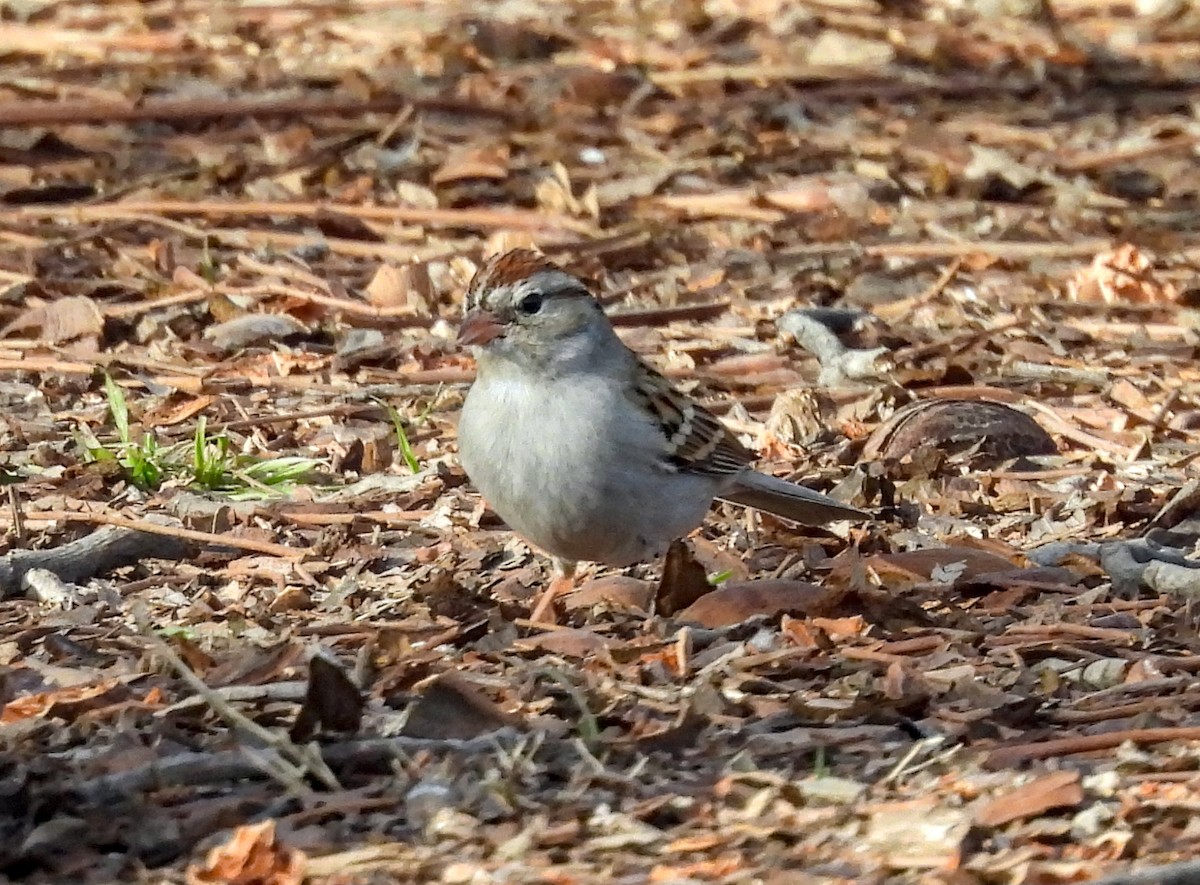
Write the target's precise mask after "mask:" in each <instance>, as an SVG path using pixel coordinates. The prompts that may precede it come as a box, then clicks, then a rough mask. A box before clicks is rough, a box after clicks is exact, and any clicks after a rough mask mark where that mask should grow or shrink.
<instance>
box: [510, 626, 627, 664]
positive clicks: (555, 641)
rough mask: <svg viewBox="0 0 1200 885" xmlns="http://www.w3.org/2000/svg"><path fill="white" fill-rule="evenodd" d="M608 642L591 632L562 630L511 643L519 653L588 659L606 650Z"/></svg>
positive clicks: (550, 631) (548, 631) (549, 631)
mask: <svg viewBox="0 0 1200 885" xmlns="http://www.w3.org/2000/svg"><path fill="white" fill-rule="evenodd" d="M610 642H611V640H608V639H606V638H605V637H603V636H601V635H600V634H598V633H595V632H594V631H592V630H582V629H572V628H563V629H561V630H547V631H546V632H545V633H539V634H537V635H536V636H528V637H525V638H523V639H518V640H517V641H516V642H514V643H513V648H515V649H518V650H519V651H541V652H546V653H547V654H552V655H561V656H563V657H567V658H589V657H592V656H593V655H597V654H600V653H601V652H603V651H604V650H605V649H607V648H608V646H609V644H610Z"/></svg>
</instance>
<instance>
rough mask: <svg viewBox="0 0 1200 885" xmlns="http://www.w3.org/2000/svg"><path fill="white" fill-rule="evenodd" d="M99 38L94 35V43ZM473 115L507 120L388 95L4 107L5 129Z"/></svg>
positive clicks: (498, 112) (474, 108) (490, 110)
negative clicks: (417, 113) (403, 113)
mask: <svg viewBox="0 0 1200 885" xmlns="http://www.w3.org/2000/svg"><path fill="white" fill-rule="evenodd" d="M92 36H93V35H90V34H89V38H88V39H92ZM409 106H413V107H418V108H421V109H423V110H430V111H445V112H447V113H453V114H473V115H476V116H482V117H492V118H495V119H498V120H507V119H509V117H510V115H509V113H508V112H507V111H505V110H503V109H501V108H500V107H498V106H496V107H484V106H483V105H478V104H472V103H470V102H464V101H450V100H446V99H420V98H418V99H414V98H412V97H411V96H407V95H384V96H380V97H378V98H372V99H368V100H366V101H363V100H362V99H357V98H352V97H350V96H341V95H333V96H325V95H317V96H314V95H301V96H295V97H292V98H233V97H229V98H146V99H142V100H140V101H138V102H136V103H135V102H130V103H129V104H124V103H116V102H112V103H109V102H97V101H10V102H4V103H0V126H55V125H62V124H66V123H134V122H141V121H147V120H184V121H188V122H191V121H195V120H214V119H220V118H222V117H266V116H272V117H311V116H316V115H320V114H365V113H375V112H383V113H392V112H395V111H398V110H400V109H401V108H404V107H409Z"/></svg>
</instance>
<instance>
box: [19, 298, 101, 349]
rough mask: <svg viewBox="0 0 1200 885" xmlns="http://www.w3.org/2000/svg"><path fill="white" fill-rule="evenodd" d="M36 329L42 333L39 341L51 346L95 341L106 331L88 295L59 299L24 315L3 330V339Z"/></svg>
mask: <svg viewBox="0 0 1200 885" xmlns="http://www.w3.org/2000/svg"><path fill="white" fill-rule="evenodd" d="M35 329H36V330H38V337H39V338H41V340H42V341H45V342H47V343H49V344H58V343H60V342H62V341H71V340H73V339H75V338H87V337H95V336H98V335H99V334H100V333H101V332H102V331H103V330H104V315H103V314H102V313H101V312H100V308H99V307H98V306H97V305H96V302H95V301H93V300H92V299H91V298H89V297H88V296H86V295H73V296H71V297H69V298H58V299H55V300H54V301H47V302H46V303H44V304H39V305H37V306H35V307H30V308H28V309H27V310H25V311H23V312H22V313H20V314H19V315H18V316H17V317H16V319H14V320H13V321H12V322H10V323H9V324H8V325H7V326H5V327H4V328H3V329H0V338H7V337H8V336H10V335H12V334H13V333H14V332H26V333H28V332H30V331H32V330H35Z"/></svg>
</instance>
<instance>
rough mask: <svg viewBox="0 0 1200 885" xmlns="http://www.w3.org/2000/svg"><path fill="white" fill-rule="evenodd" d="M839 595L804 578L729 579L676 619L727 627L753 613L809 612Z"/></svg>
mask: <svg viewBox="0 0 1200 885" xmlns="http://www.w3.org/2000/svg"><path fill="white" fill-rule="evenodd" d="M837 595H840V594H839V593H837V592H836V591H830V590H827V589H826V588H824V587H819V586H817V585H816V584H809V583H807V582H805V581H781V580H763V581H730V582H729V583H727V584H725V585H724V586H722V587H721V588H720V589H719V590H714V591H713V592H711V593H709V594H707V595H705V596H702V597H700V598H699V599H697V600H696V601H695V602H693V603H692V604H691V605H689V606H688V607H687V608H685V609H683V610H682V611H680V612H677V613H676V615H675V617H676V619H678V620H680V621H687V622H690V623H694V624H699V625H700V626H702V627H712V628H715V627H727V626H729V625H730V624H739V623H741V622H742V621H745V620H747V619H748V618H752V617H754V616H756V615H767V616H771V615H777V614H780V613H783V612H787V613H789V614H803V615H811V614H814V613H815V612H818V611H821V610H823V609H824V608H825V607H826V606H828V604H829V602H830V600H831V599H832V598H833V597H834V596H837Z"/></svg>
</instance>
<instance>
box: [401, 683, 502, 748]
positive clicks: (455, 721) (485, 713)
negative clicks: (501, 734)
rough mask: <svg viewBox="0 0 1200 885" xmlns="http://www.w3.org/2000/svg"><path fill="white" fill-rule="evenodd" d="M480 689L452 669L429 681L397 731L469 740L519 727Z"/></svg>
mask: <svg viewBox="0 0 1200 885" xmlns="http://www.w3.org/2000/svg"><path fill="white" fill-rule="evenodd" d="M519 725H520V721H519V720H518V719H517V717H515V716H513V715H511V714H509V713H506V712H505V711H504V710H502V709H501V708H500V706H499V705H498V704H496V703H495V702H494V701H492V699H491V698H489V697H488V696H487V695H486V694H484V692H483V689H482V688H480V687H479V686H478V685H476V684H475V683H474V682H471V681H470V680H469V679H466V678H465V677H463V676H461V675H460V674H458V673H455V672H454V671H448V672H446V673H442V674H441V675H439V676H437V677H435V678H434V679H433V680H432V681H431V682H429V683H428V684H427V685H426V687H425V690H424V692H423V693H422V694H421V697H420V698H419V699H418V700H417V702H416V703H415V704H414V705H413V706H412V709H411V710H410V711H409V714H408V719H407V720H406V721H405V723H404V729H403V730H402V732H401V734H404V735H405V736H407V737H421V738H437V739H439V740H469V739H471V738H473V737H479V736H480V735H482V734H487V733H488V732H491V731H498V730H499V729H501V728H504V727H505V726H519Z"/></svg>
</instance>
